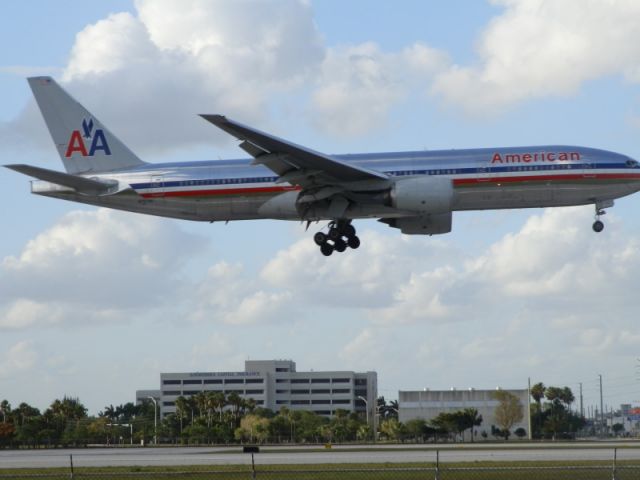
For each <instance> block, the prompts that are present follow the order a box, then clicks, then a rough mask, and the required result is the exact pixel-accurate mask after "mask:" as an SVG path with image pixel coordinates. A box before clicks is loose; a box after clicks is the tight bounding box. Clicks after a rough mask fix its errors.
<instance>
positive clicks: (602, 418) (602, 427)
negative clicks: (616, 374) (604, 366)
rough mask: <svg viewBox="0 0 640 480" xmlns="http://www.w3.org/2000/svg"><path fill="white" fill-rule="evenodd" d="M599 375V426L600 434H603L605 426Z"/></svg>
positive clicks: (600, 375)
mask: <svg viewBox="0 0 640 480" xmlns="http://www.w3.org/2000/svg"><path fill="white" fill-rule="evenodd" d="M598 377H600V428H601V431H602V435H603V436H604V432H605V428H604V409H603V405H602V404H603V401H602V374H599V375H598Z"/></svg>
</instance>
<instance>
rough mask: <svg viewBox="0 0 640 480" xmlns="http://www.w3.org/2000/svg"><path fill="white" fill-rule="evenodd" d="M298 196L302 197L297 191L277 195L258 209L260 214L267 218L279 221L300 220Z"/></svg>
mask: <svg viewBox="0 0 640 480" xmlns="http://www.w3.org/2000/svg"><path fill="white" fill-rule="evenodd" d="M298 195H300V192H298V191H295V190H291V191H289V192H284V193H281V194H280V195H275V196H274V197H271V198H270V199H269V200H267V201H266V202H264V203H263V204H262V205H261V206H260V207H259V208H258V213H259V214H260V215H261V216H263V217H265V218H275V219H278V220H293V219H296V218H300V214H299V213H298V206H297V203H298Z"/></svg>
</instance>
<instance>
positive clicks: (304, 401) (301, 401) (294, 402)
mask: <svg viewBox="0 0 640 480" xmlns="http://www.w3.org/2000/svg"><path fill="white" fill-rule="evenodd" d="M291 405H309V400H291Z"/></svg>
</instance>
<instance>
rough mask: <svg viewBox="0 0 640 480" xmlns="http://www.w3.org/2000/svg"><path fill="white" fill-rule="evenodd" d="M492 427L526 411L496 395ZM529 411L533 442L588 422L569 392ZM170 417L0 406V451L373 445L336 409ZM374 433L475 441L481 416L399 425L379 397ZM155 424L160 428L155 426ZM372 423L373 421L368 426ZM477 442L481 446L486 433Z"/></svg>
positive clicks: (79, 407)
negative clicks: (127, 446) (101, 446)
mask: <svg viewBox="0 0 640 480" xmlns="http://www.w3.org/2000/svg"><path fill="white" fill-rule="evenodd" d="M495 396H496V397H495V398H496V399H497V400H498V403H499V405H498V407H497V408H496V409H495V412H494V416H495V419H496V423H497V426H493V425H492V426H491V427H492V428H491V430H490V432H491V435H492V436H493V437H495V438H503V439H505V440H508V439H509V437H510V435H511V434H512V433H513V434H515V435H516V436H518V437H524V436H525V435H526V431H525V430H524V429H522V428H520V429H517V430H515V431H514V432H511V429H512V427H513V425H515V424H517V423H518V422H520V421H521V420H522V418H523V406H522V405H521V403H520V401H519V400H518V398H517V397H515V396H514V395H512V394H510V393H509V392H506V391H497V392H496V394H495ZM531 396H532V399H533V402H532V403H531V404H530V409H531V418H532V433H533V437H534V438H553V439H555V438H571V437H572V436H573V435H575V433H576V432H577V431H578V430H580V429H581V428H583V427H584V425H585V420H584V418H582V417H581V416H580V415H578V414H576V413H573V412H572V411H571V404H572V403H573V402H574V400H575V398H574V396H573V393H572V392H571V389H569V388H568V387H562V388H560V387H546V386H545V385H544V384H543V383H538V384H536V385H534V386H533V387H532V389H531ZM175 410H176V411H175V413H173V414H170V415H167V416H165V417H164V418H159V416H158V417H156V413H159V412H156V409H155V407H154V404H153V403H152V402H151V401H150V400H146V401H144V402H142V403H141V404H138V405H134V404H133V403H126V404H122V405H119V406H115V407H114V406H113V405H108V406H105V407H104V409H103V410H102V411H100V412H99V413H98V415H96V416H89V415H87V409H86V408H85V407H84V405H83V404H82V403H81V402H80V400H79V399H78V398H73V397H63V398H62V399H56V400H54V402H53V403H52V404H51V405H50V406H49V408H47V409H46V410H44V411H43V412H41V411H40V410H39V409H38V408H35V407H32V406H30V405H29V404H27V403H24V402H23V403H20V404H19V405H18V406H17V407H16V408H12V406H11V405H10V403H9V402H8V401H7V400H3V401H2V402H0V447H7V446H10V447H37V446H83V445H88V444H107V445H117V444H140V443H144V444H146V445H148V444H150V443H152V442H153V441H154V440H156V439H157V441H158V443H168V444H233V443H247V442H249V443H264V442H269V443H322V442H337V443H341V442H353V441H371V440H374V432H373V430H372V428H371V425H369V424H367V421H366V418H365V416H364V415H363V414H357V413H350V412H348V411H346V410H336V411H335V412H334V415H333V416H332V417H331V418H327V417H324V416H321V415H317V414H315V413H313V412H310V411H304V410H291V409H289V408H287V407H282V408H281V409H280V410H279V411H278V412H273V411H271V410H269V409H266V408H262V407H259V406H257V404H256V402H255V401H254V400H253V399H245V398H242V397H241V396H240V395H238V394H237V393H235V392H232V393H230V394H228V395H225V394H224V393H223V392H201V393H198V394H196V395H193V396H191V397H178V398H177V399H176V401H175ZM375 410H376V414H377V420H378V431H377V432H375V434H376V435H375V439H377V440H383V441H394V442H397V441H403V442H404V441H408V442H427V441H451V440H453V441H456V440H460V441H466V440H470V441H475V439H477V434H478V433H477V432H478V427H480V426H481V425H482V422H483V418H482V415H480V414H479V413H478V411H477V410H476V409H475V408H466V409H461V410H458V411H446V412H441V413H440V414H439V415H438V416H436V417H435V418H432V419H429V420H425V419H413V420H409V421H407V422H405V423H401V422H399V420H398V404H397V402H395V401H392V402H387V401H385V399H384V397H380V398H379V399H378V402H377V405H376V408H375ZM156 422H157V426H156ZM371 423H372V422H371ZM481 436H482V437H483V438H484V439H486V438H487V437H488V436H489V434H488V433H487V431H486V429H484V430H483V431H482V434H481Z"/></svg>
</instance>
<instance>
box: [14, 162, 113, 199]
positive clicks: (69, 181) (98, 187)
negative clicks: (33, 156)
mask: <svg viewBox="0 0 640 480" xmlns="http://www.w3.org/2000/svg"><path fill="white" fill-rule="evenodd" d="M5 167H7V168H10V169H11V170H15V171H16V172H20V173H23V174H25V175H29V176H30V177H34V178H38V179H40V180H45V181H47V182H51V183H55V184H57V185H63V186H65V187H69V188H73V189H74V190H76V191H78V192H79V193H84V194H86V195H104V194H106V193H111V192H112V191H113V190H114V189H116V188H117V186H118V182H116V181H115V180H114V181H111V182H105V181H101V180H92V179H90V178H84V177H78V176H76V175H69V174H68V173H63V172H56V171H55V170H49V169H47V168H40V167H33V166H31V165H21V164H18V165H5Z"/></svg>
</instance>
